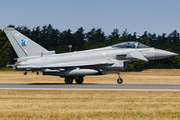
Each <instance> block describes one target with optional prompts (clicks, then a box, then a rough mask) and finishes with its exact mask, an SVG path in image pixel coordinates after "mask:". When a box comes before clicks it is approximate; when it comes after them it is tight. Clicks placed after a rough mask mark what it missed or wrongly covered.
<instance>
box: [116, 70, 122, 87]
mask: <svg viewBox="0 0 180 120" xmlns="http://www.w3.org/2000/svg"><path fill="white" fill-rule="evenodd" d="M116 72H117V74H118V76H119V78H118V79H117V83H118V84H122V83H123V79H122V78H121V75H120V72H119V70H116Z"/></svg>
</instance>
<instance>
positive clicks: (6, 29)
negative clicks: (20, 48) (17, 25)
mask: <svg viewBox="0 0 180 120" xmlns="http://www.w3.org/2000/svg"><path fill="white" fill-rule="evenodd" d="M3 30H4V31H14V30H15V29H14V28H12V27H6V28H4V29H3Z"/></svg>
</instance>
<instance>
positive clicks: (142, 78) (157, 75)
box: [0, 69, 180, 84]
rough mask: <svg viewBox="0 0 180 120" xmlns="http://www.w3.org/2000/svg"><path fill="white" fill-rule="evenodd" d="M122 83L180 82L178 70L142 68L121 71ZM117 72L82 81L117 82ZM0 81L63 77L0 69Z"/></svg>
mask: <svg viewBox="0 0 180 120" xmlns="http://www.w3.org/2000/svg"><path fill="white" fill-rule="evenodd" d="M121 75H122V78H123V80H124V82H123V84H180V70H178V69H166V70H157V69H154V70H153V69H151V70H144V71H142V72H121ZM117 78H118V76H117V74H108V75H100V76H87V77H85V78H84V83H105V84H109V83H112V84H117ZM0 83H64V78H60V77H57V76H42V75H41V74H40V75H36V73H32V72H28V74H27V75H23V72H22V71H20V72H19V71H0Z"/></svg>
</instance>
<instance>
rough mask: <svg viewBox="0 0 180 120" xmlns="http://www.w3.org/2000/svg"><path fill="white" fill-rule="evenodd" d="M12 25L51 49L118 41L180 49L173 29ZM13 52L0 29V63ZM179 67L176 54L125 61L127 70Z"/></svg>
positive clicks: (76, 48)
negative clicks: (105, 29)
mask: <svg viewBox="0 0 180 120" xmlns="http://www.w3.org/2000/svg"><path fill="white" fill-rule="evenodd" d="M8 27H13V28H15V29H16V30H18V31H19V32H21V33H22V34H24V35H25V36H27V37H29V38H30V39H32V40H33V41H34V42H36V43H38V44H40V45H41V46H43V47H44V48H46V49H47V50H50V51H51V50H55V52H56V53H65V52H69V50H68V45H72V49H71V50H72V51H81V50H88V49H93V48H100V47H105V46H110V45H113V44H116V43H120V42H126V41H137V42H141V43H143V44H146V45H148V46H152V47H155V48H159V49H163V50H168V51H171V52H175V53H178V54H179V53H180V35H179V33H178V32H177V30H174V31H173V32H172V33H170V34H165V33H163V34H162V35H156V34H155V33H153V34H151V33H148V32H147V31H145V32H144V33H143V34H142V35H140V36H139V35H137V33H136V32H134V33H133V34H131V33H129V32H128V31H127V30H124V31H123V32H122V33H120V32H119V30H118V29H117V28H116V29H114V30H113V31H112V32H111V33H110V34H109V35H105V33H104V32H103V31H102V30H101V28H98V29H95V28H92V29H91V30H90V31H89V32H87V33H85V32H84V29H83V28H82V27H80V28H78V29H77V31H76V32H74V33H72V31H71V30H70V29H68V30H64V31H60V30H58V29H55V28H53V26H52V25H51V24H49V25H45V26H43V27H42V28H40V27H39V26H37V27H34V28H33V29H32V30H31V29H29V28H28V27H27V26H19V27H15V26H14V25H9V26H8ZM14 58H17V55H16V53H15V51H14V49H13V48H12V46H11V44H10V42H9V41H8V38H7V37H6V35H5V33H4V31H3V30H1V29H0V61H1V62H0V67H5V66H6V65H8V64H14V63H15V60H14ZM162 68H169V69H172V68H173V69H175V68H176V69H179V68H180V56H179V55H178V56H175V57H171V58H166V59H162V60H155V61H149V62H144V61H135V62H133V63H130V64H129V65H128V68H127V70H128V71H132V70H138V71H139V70H143V69H162Z"/></svg>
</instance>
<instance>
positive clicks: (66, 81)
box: [64, 77, 73, 84]
mask: <svg viewBox="0 0 180 120" xmlns="http://www.w3.org/2000/svg"><path fill="white" fill-rule="evenodd" d="M64 82H65V83H66V84H72V82H73V78H71V77H66V78H65V79H64Z"/></svg>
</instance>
